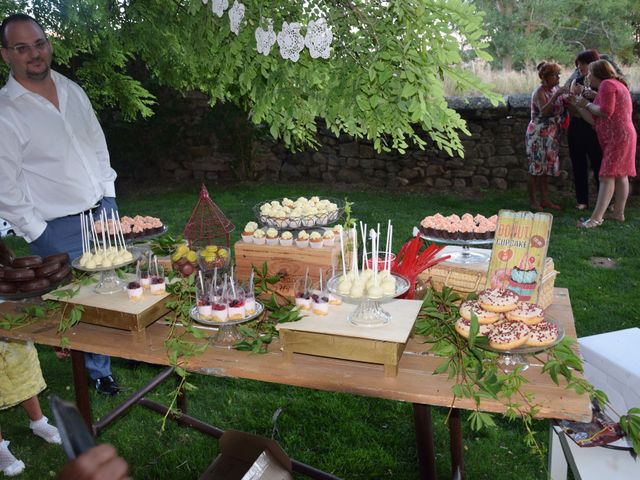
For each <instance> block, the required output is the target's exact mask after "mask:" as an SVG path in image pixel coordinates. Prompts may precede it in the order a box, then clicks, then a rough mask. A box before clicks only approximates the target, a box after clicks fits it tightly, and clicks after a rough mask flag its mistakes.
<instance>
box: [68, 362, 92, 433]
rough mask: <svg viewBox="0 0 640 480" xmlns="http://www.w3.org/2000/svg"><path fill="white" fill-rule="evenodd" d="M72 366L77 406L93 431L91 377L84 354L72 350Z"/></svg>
mask: <svg viewBox="0 0 640 480" xmlns="http://www.w3.org/2000/svg"><path fill="white" fill-rule="evenodd" d="M71 366H72V368H73V386H74V388H75V391H76V405H77V406H78V410H80V414H81V415H82V418H83V419H84V423H86V424H87V427H88V428H89V430H90V431H93V421H92V420H91V401H90V400H89V377H88V376H87V369H86V367H85V366H84V353H83V352H80V351H78V350H71Z"/></svg>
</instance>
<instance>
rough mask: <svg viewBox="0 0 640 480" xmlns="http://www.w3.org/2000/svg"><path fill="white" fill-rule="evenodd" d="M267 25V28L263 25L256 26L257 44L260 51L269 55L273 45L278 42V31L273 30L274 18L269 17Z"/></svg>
mask: <svg viewBox="0 0 640 480" xmlns="http://www.w3.org/2000/svg"><path fill="white" fill-rule="evenodd" d="M267 25H268V27H267V29H266V30H264V29H263V28H262V27H258V28H256V46H257V48H258V53H261V54H263V55H264V56H267V55H269V52H270V51H271V47H273V44H274V43H276V32H274V31H273V20H271V19H270V18H267Z"/></svg>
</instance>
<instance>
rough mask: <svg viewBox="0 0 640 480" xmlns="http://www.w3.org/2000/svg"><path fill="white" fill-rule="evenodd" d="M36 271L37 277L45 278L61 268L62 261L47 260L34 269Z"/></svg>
mask: <svg viewBox="0 0 640 480" xmlns="http://www.w3.org/2000/svg"><path fill="white" fill-rule="evenodd" d="M33 270H34V271H35V272H36V277H38V278H45V277H48V276H49V275H51V274H53V273H56V272H57V271H58V270H60V263H58V262H45V263H43V264H42V265H40V266H39V267H36V268H34V269H33Z"/></svg>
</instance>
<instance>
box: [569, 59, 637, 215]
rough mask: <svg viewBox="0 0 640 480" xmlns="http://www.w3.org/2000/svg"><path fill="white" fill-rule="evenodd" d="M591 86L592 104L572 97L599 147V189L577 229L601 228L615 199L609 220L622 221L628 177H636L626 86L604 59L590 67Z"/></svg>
mask: <svg viewBox="0 0 640 480" xmlns="http://www.w3.org/2000/svg"><path fill="white" fill-rule="evenodd" d="M588 79H589V82H590V84H591V85H592V86H593V87H595V88H597V89H598V95H597V96H596V98H595V100H594V102H593V103H591V102H590V101H588V100H587V99H586V98H582V97H579V98H575V99H574V103H575V105H577V106H578V107H580V109H579V113H580V115H582V117H583V118H584V119H585V120H586V121H588V122H589V123H592V124H593V125H595V129H596V133H597V135H598V141H599V142H600V146H601V147H602V165H601V166H600V190H599V191H598V200H597V202H596V206H595V208H594V210H593V213H592V214H591V217H590V218H588V219H586V220H580V221H579V222H578V228H594V227H599V226H600V225H602V222H603V221H604V220H603V218H604V214H605V212H606V210H607V206H608V205H609V202H611V198H612V197H613V196H614V193H615V198H614V203H615V206H614V210H613V213H612V215H611V217H610V218H612V219H614V220H618V221H621V222H622V221H624V207H625V204H626V203H627V197H628V196H629V177H630V176H631V177H634V176H635V175H636V139H637V134H636V130H635V128H634V126H633V122H632V120H631V113H632V108H633V107H632V102H631V94H630V93H629V87H628V86H627V83H626V82H625V81H624V79H622V78H621V77H619V76H618V74H617V73H616V70H615V69H614V68H613V66H612V65H611V64H610V63H609V62H607V61H606V60H598V61H596V62H593V63H590V64H589V76H588Z"/></svg>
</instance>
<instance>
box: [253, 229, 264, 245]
mask: <svg viewBox="0 0 640 480" xmlns="http://www.w3.org/2000/svg"><path fill="white" fill-rule="evenodd" d="M265 241H266V238H265V234H264V230H262V229H261V228H257V229H256V231H255V232H253V243H255V244H256V245H264V243H265Z"/></svg>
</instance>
